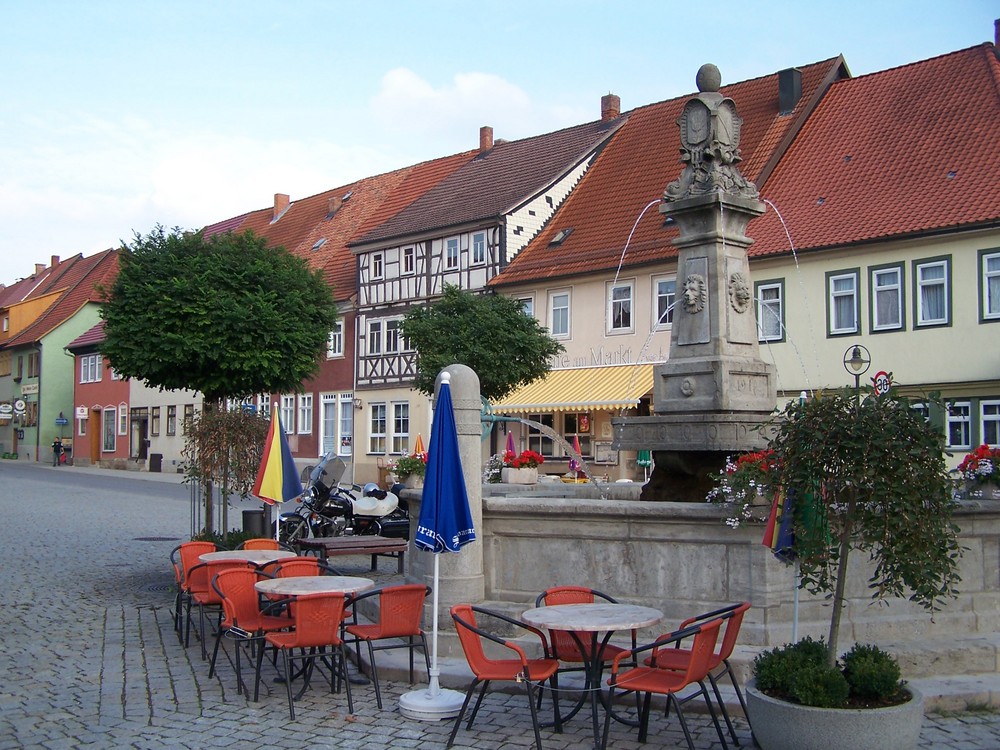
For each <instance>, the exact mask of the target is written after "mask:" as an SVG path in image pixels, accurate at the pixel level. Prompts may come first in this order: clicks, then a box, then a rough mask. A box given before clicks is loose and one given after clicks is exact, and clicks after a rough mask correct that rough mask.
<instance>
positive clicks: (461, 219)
mask: <svg viewBox="0 0 1000 750" xmlns="http://www.w3.org/2000/svg"><path fill="white" fill-rule="evenodd" d="M623 122H624V120H623V119H622V118H616V119H614V120H607V121H602V120H599V121H597V122H590V123H586V124H584V125H577V126H576V127H572V128H566V129H564V130H558V131H556V132H554V133H546V134H544V135H539V136H534V137H532V138H523V139H521V140H517V141H497V142H496V143H495V144H494V145H493V148H491V149H489V150H488V151H484V152H482V153H478V154H476V155H475V158H473V159H471V160H470V161H469V162H468V163H466V164H465V165H463V166H462V167H460V168H459V169H457V170H455V172H454V173H453V174H451V175H450V176H449V177H447V178H445V179H444V180H442V181H441V182H440V184H439V185H437V186H436V187H434V188H432V189H430V190H428V191H427V192H426V193H425V194H424V195H423V196H421V197H420V198H418V199H417V200H415V201H414V202H413V203H412V205H410V206H409V208H406V209H404V210H402V211H400V212H399V213H397V214H395V215H394V216H393V217H392V218H390V219H389V220H388V221H385V222H384V223H383V224H381V225H380V226H377V227H375V228H373V229H372V230H371V231H369V232H367V233H365V234H363V235H362V236H360V237H359V238H358V239H357V240H356V241H355V242H354V243H352V244H353V245H355V246H357V245H360V244H368V243H375V242H379V243H381V242H386V241H388V240H392V239H395V238H401V237H406V236H410V235H413V234H416V233H419V232H428V231H431V230H435V229H441V228H445V227H452V226H457V225H459V224H465V223H467V222H475V221H481V220H487V219H494V218H495V217H498V216H502V215H504V214H506V213H508V212H509V211H510V210H511V209H513V208H515V207H517V206H518V205H519V204H520V203H522V202H523V201H524V200H525V199H526V198H529V197H532V196H534V195H535V194H537V193H538V192H540V191H541V190H544V189H545V188H546V187H548V186H549V185H551V184H552V183H553V182H555V181H556V180H557V179H559V178H560V177H562V175H564V174H565V173H566V172H567V171H569V170H570V169H571V168H572V167H573V166H575V165H576V164H578V163H579V162H580V161H581V160H583V159H584V158H585V157H586V156H587V154H589V153H591V152H592V151H593V150H594V149H596V148H597V147H598V146H599V145H600V144H601V143H602V142H604V141H605V140H607V139H608V138H609V137H610V136H611V134H612V133H614V132H615V130H617V129H618V128H619V127H620V126H621V125H622V123H623Z"/></svg>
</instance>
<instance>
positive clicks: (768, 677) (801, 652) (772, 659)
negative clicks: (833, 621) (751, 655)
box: [753, 637, 827, 695]
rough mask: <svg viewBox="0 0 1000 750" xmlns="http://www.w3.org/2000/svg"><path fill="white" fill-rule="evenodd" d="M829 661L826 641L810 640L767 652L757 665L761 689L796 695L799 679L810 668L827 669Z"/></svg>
mask: <svg viewBox="0 0 1000 750" xmlns="http://www.w3.org/2000/svg"><path fill="white" fill-rule="evenodd" d="M826 659H827V646H826V643H824V642H823V640H822V639H820V640H818V641H814V640H813V639H812V638H810V637H806V638H803V639H802V640H801V641H799V642H798V643H790V644H787V645H785V646H779V647H778V648H773V649H771V650H770V651H764V652H763V653H761V654H759V655H758V656H757V658H756V659H754V663H753V669H754V675H755V676H756V678H757V687H759V688H760V689H761V690H774V691H777V692H780V693H783V694H786V695H792V682H793V680H794V678H795V675H796V674H797V673H798V672H799V671H800V670H802V669H805V668H807V667H810V666H814V665H816V666H823V665H824V664H826Z"/></svg>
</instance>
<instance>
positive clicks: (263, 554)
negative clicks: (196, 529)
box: [198, 549, 295, 565]
mask: <svg viewBox="0 0 1000 750" xmlns="http://www.w3.org/2000/svg"><path fill="white" fill-rule="evenodd" d="M286 557H295V553H294V552H290V551H289V550H284V549H227V550H221V551H219V552H206V553H205V554H204V555H199V556H198V559H199V560H201V561H202V562H204V563H207V562H219V561H221V560H246V561H247V562H249V563H253V564H254V565H263V564H264V563H269V562H271V561H273V560H283V559H285V558H286Z"/></svg>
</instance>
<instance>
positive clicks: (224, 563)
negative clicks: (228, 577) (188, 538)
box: [184, 560, 248, 661]
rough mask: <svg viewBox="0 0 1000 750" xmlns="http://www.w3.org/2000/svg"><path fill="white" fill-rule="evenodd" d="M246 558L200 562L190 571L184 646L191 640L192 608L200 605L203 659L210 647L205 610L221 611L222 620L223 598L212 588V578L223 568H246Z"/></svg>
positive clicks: (205, 657) (199, 630)
mask: <svg viewBox="0 0 1000 750" xmlns="http://www.w3.org/2000/svg"><path fill="white" fill-rule="evenodd" d="M247 566H248V563H247V562H246V561H245V560H214V561H212V562H207V563H199V564H198V565H195V566H194V567H193V568H191V570H189V571H188V578H187V586H188V592H189V595H188V600H187V610H186V615H185V617H186V623H185V627H184V647H185V648H187V646H188V644H189V643H190V642H191V608H192V607H193V606H197V607H198V625H199V628H198V638H199V640H200V641H201V660H202V661H205V660H206V659H208V649H206V648H205V610H206V609H213V610H216V611H217V612H218V613H219V616H218V621H221V620H222V599H220V598H219V595H218V594H217V593H215V589H213V588H212V579H213V578H215V576H216V575H218V574H219V573H221V572H222V571H223V570H229V569H231V568H246V567H247Z"/></svg>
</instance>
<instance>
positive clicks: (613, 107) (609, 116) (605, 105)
mask: <svg viewBox="0 0 1000 750" xmlns="http://www.w3.org/2000/svg"><path fill="white" fill-rule="evenodd" d="M621 113H622V99H621V97H620V96H617V95H616V94H605V95H604V96H602V97H601V122H607V121H608V120H614V119H616V118H618V117H619V116H621Z"/></svg>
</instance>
